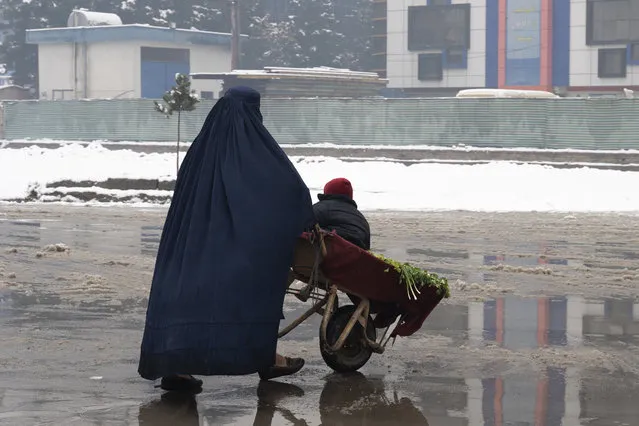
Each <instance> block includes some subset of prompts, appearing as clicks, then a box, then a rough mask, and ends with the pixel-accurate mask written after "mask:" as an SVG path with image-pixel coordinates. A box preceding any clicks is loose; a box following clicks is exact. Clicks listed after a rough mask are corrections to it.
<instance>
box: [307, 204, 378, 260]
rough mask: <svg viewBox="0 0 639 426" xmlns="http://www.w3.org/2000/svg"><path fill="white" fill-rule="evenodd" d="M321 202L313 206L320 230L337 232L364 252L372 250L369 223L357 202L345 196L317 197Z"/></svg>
mask: <svg viewBox="0 0 639 426" xmlns="http://www.w3.org/2000/svg"><path fill="white" fill-rule="evenodd" d="M317 198H319V200H320V201H319V202H318V203H315V204H314V205H313V212H314V213H315V220H317V222H318V223H319V226H320V228H322V229H325V230H327V231H335V232H337V235H339V236H340V237H342V238H344V239H345V240H346V241H348V242H350V243H352V244H355V245H356V246H358V247H361V248H363V249H364V250H370V248H371V230H370V226H369V225H368V221H367V220H366V218H365V217H364V215H363V214H362V213H360V211H359V210H357V204H356V203H355V201H353V200H351V199H350V198H348V197H346V196H344V195H324V194H319V195H318V196H317Z"/></svg>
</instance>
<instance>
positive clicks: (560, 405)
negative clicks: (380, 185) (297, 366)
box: [0, 205, 639, 425]
mask: <svg viewBox="0 0 639 426" xmlns="http://www.w3.org/2000/svg"><path fill="white" fill-rule="evenodd" d="M165 213H166V210H165V209H161V208H157V209H133V208H128V207H115V208H107V207H100V208H93V207H70V206H56V205H46V206H25V205H22V206H8V205H3V206H0V245H1V249H0V341H1V342H2V345H0V424H16V425H26V424H39V423H46V424H62V423H64V424H138V423H140V424H193V421H195V422H196V423H195V424H198V423H197V421H198V418H201V419H203V420H202V421H203V422H205V424H273V425H280V424H282V425H285V424H309V425H311V424H313V425H319V424H325V425H327V424H338V423H339V422H343V424H353V425H355V424H363V422H364V421H367V422H368V423H366V424H399V423H397V422H398V421H399V420H398V419H401V421H402V423H401V424H428V423H427V422H430V424H442V425H480V424H481V425H493V424H494V425H497V424H508V422H513V421H524V422H526V421H527V422H529V423H530V424H539V425H559V424H564V425H568V424H571V425H572V424H574V425H578V424H584V425H585V424H588V425H608V424H613V423H615V422H616V423H617V424H634V423H633V422H634V421H635V420H634V419H636V418H637V415H638V414H639V408H637V407H639V393H638V392H637V390H636V386H637V385H636V383H638V381H637V380H636V379H637V373H638V370H639V367H637V366H638V365H639V363H638V361H639V348H638V346H637V344H638V342H639V296H638V294H639V292H638V286H639V235H637V233H636V232H634V231H635V230H636V229H637V227H638V225H639V217H638V216H632V215H615V214H608V215H585V214H577V215H570V214H535V213H529V214H521V213H516V214H507V213H501V214H495V213H469V212H433V213H375V212H369V213H367V216H368V217H369V220H370V222H371V228H372V230H373V250H375V251H377V252H379V253H383V254H384V255H386V256H388V257H391V258H395V259H397V260H404V261H409V262H411V263H414V264H416V265H419V266H421V267H424V268H427V269H429V270H432V271H434V272H437V273H439V274H441V275H444V276H446V277H448V278H449V281H450V283H451V293H452V296H451V298H450V299H448V300H446V301H444V302H443V303H442V304H441V305H440V306H439V307H438V308H437V309H436V310H435V311H434V313H433V314H432V315H431V317H429V319H428V320H427V321H426V323H425V325H424V328H423V329H422V330H421V331H420V332H418V333H417V334H415V335H414V336H412V337H410V338H399V339H397V341H396V342H395V344H394V345H393V346H392V347H389V348H388V349H387V351H386V353H384V354H382V355H374V356H373V358H372V359H371V361H370V362H369V363H368V364H367V365H366V366H365V367H364V368H363V369H362V371H361V373H362V375H358V376H353V377H340V376H336V375H333V374H331V372H330V371H329V369H328V367H326V366H325V365H324V363H323V361H322V360H321V356H320V354H319V350H318V325H319V321H318V320H319V317H317V318H313V319H312V321H310V322H309V323H306V324H304V325H303V326H301V327H300V328H298V329H296V330H295V331H294V332H293V333H291V334H290V335H289V336H287V338H286V339H285V340H284V341H283V342H282V344H281V347H282V350H283V351H284V352H286V353H290V354H301V355H302V356H303V357H305V358H306V360H307V367H306V368H305V369H304V370H303V371H302V372H301V373H300V374H299V375H297V376H295V377H291V378H289V379H286V380H284V382H285V383H282V384H262V385H261V386H260V387H258V381H257V377H252V376H248V377H241V378H237V377H236V378H232V377H231V378H227V377H209V378H206V380H205V390H204V392H203V393H202V394H200V395H198V396H197V398H196V399H194V400H191V399H187V400H175V399H171V397H170V396H165V397H164V399H160V393H159V392H158V390H157V389H154V388H153V386H152V383H150V382H146V381H144V380H142V379H140V378H139V377H138V376H137V373H136V369H137V357H138V353H139V343H140V338H141V333H142V327H143V324H144V313H145V310H146V302H147V299H146V298H147V295H148V289H149V285H150V282H151V277H152V273H153V265H154V261H155V257H154V255H155V251H156V250H157V245H158V242H159V238H160V234H161V230H162V224H163V219H164V215H165ZM305 308H307V306H306V305H304V304H303V303H301V302H299V301H297V300H296V299H293V298H287V300H286V304H285V315H286V317H287V318H286V320H285V322H288V321H291V320H293V319H294V318H295V317H296V314H297V315H299V314H300V313H301V312H302V311H304V310H305ZM175 416H178V417H177V420H176V417H175ZM402 416H403V417H402ZM149 419H150V420H149ZM365 419H367V420H365ZM166 422H168V423H166ZM206 422H208V423H206ZM301 422H303V423H301Z"/></svg>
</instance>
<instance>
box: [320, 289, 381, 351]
mask: <svg viewBox="0 0 639 426" xmlns="http://www.w3.org/2000/svg"><path fill="white" fill-rule="evenodd" d="M331 290H332V289H331ZM335 293H337V289H336V290H335ZM329 303H330V300H329ZM369 308H370V302H369V301H368V299H364V300H362V301H361V302H360V303H359V305H358V306H357V309H355V312H353V315H351V318H350V319H349V320H348V323H347V324H346V327H344V330H342V333H341V334H340V336H339V338H338V339H337V341H336V342H335V344H334V345H331V346H329V348H328V349H329V350H330V351H332V352H337V351H339V350H340V349H342V346H344V343H345V342H346V339H347V338H348V336H349V334H350V333H351V331H352V330H353V327H355V323H356V322H358V321H359V322H360V324H362V326H363V327H364V330H366V326H367V325H368V310H369ZM365 311H366V313H367V315H366V316H365V317H363V318H362V314H363V313H364V312H365ZM329 319H330V318H329V316H328V315H326V314H325V315H324V318H323V320H322V330H321V333H322V337H323V338H324V341H325V342H326V341H327V340H326V327H327V325H328V320H329Z"/></svg>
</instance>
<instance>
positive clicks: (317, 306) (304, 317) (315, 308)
mask: <svg viewBox="0 0 639 426" xmlns="http://www.w3.org/2000/svg"><path fill="white" fill-rule="evenodd" d="M326 302H327V297H324V299H322V300H320V301H319V302H318V303H316V304H314V305H313V306H312V307H311V308H310V309H309V310H308V311H306V312H304V313H303V314H302V315H301V316H300V317H299V318H298V319H296V320H295V321H293V322H292V323H290V324H289V325H288V326H287V327H285V328H284V329H283V330H282V331H280V332H279V333H278V334H277V338H278V339H281V338H282V337H284V336H286V335H287V334H288V333H290V332H291V331H293V330H294V329H295V328H296V327H297V326H298V325H300V324H301V323H303V322H304V321H306V320H307V319H309V318H310V317H311V316H312V315H313V314H314V313H316V312H320V311H321V310H322V307H323V306H324V305H326Z"/></svg>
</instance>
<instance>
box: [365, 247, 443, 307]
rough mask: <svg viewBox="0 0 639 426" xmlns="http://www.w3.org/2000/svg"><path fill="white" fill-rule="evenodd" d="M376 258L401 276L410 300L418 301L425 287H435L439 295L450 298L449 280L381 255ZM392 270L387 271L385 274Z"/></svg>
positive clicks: (400, 278) (376, 255) (400, 279)
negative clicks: (421, 290) (418, 296)
mask: <svg viewBox="0 0 639 426" xmlns="http://www.w3.org/2000/svg"><path fill="white" fill-rule="evenodd" d="M375 257H377V258H378V259H380V260H382V261H384V262H386V263H388V264H389V265H390V266H392V267H393V269H395V271H397V273H398V274H399V281H400V284H402V285H405V286H406V292H407V294H408V298H409V299H414V300H417V295H418V294H421V292H420V291H419V290H420V289H422V287H424V286H428V287H435V288H436V289H437V293H438V294H439V295H441V296H443V297H444V298H448V297H450V289H449V287H448V280H447V279H446V278H443V277H439V276H438V275H437V274H433V273H431V272H428V271H426V270H423V269H420V268H418V267H416V266H413V265H410V264H408V263H401V262H398V261H396V260H393V259H388V258H387V257H384V256H382V255H381V254H375ZM389 270H390V268H389V269H386V271H385V272H388V271H389Z"/></svg>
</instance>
